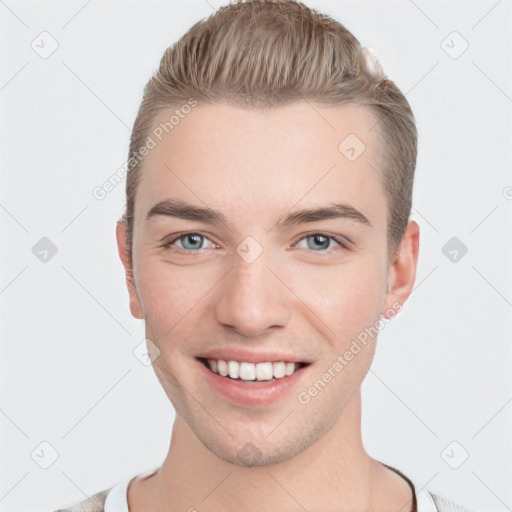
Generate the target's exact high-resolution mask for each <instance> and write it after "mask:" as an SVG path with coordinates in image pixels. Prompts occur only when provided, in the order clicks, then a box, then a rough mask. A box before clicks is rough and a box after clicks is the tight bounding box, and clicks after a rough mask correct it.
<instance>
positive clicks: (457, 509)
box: [429, 491, 476, 512]
mask: <svg viewBox="0 0 512 512" xmlns="http://www.w3.org/2000/svg"><path fill="white" fill-rule="evenodd" d="M429 494H430V496H431V497H432V500H433V501H434V504H435V506H436V509H437V511H438V512H476V511H475V510H474V509H473V508H468V507H467V506H466V505H461V504H459V503H455V502H454V501H452V500H450V499H448V498H446V497H445V496H441V495H440V494H437V493H434V492H432V491H429Z"/></svg>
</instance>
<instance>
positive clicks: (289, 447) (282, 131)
mask: <svg viewBox="0 0 512 512" xmlns="http://www.w3.org/2000/svg"><path fill="white" fill-rule="evenodd" d="M416 144H417V135H416V128H415V123H414V117H413V114H412V112H411V110H410V107H409V104H408V102H407V100H406V99H405V97H404V96H403V94H402V93H401V92H400V91H399V89H398V88H397V87H396V85H395V84H394V83H393V82H392V81H390V80H389V79H388V78H387V77H385V76H384V74H383V71H382V68H381V67H380V65H379V63H378V60H377V59H376V56H375V54H374V53H373V52H372V51H371V50H369V49H362V48H361V46H360V44H359V43H358V41H357V40H356V39H355V38H354V36H353V35H352V34H351V33H350V32H348V31H347V30H346V29H345V28H344V27H343V26H342V25H340V24H339V23H337V22H335V21H334V20H332V19H330V18H328V17H326V16H323V15H321V14H319V13H317V12H315V11H312V10H310V9H309V8H307V7H306V6H305V5H303V4H300V3H297V2H294V1H269V0H261V1H247V2H243V3H240V2H239V3H237V4H233V5H229V6H226V7H223V8H220V9H219V10H218V11H217V12H216V13H215V14H214V15H212V16H211V17H210V18H208V19H206V20H203V21H201V22H199V23H197V24H196V25H194V26H193V27H192V28H191V29H190V31H189V32H187V34H185V35H184V36H183V37H182V38H181V39H180V40H179V41H178V42H177V43H176V44H175V45H174V46H172V47H171V48H169V49H168V50H167V51H166V53H165V54H164V56H163V58H162V61H161V64H160V68H159V69H158V71H157V72H156V73H155V75H154V76H153V77H152V78H151V80H150V81H149V82H148V84H147V85H146V88H145V90H144V98H143V101H142V104H141V106H140V109H139V113H138V116H137V119H136V121H135V124H134V128H133V132H132V138H131V142H130V160H129V173H128V177H127V187H126V191H127V204H126V212H125V215H124V216H123V219H122V220H121V221H119V222H118V224H117V232H116V234H117V242H118V248H119V255H120V258H121V260H122V263H123V265H124V268H125V271H126V282H127V286H128V291H129V296H130V311H131V313H132V315H133V316H134V317H135V318H139V319H144V320H145V326H146V338H147V345H148V352H149V354H150V357H151V359H152V364H153V368H154V371H155V374H156V376H157V377H158V379H159V382H160V383H161V385H162V387H163V389H164V391H165V393H166V394H167V396H168V397H169V399H170V400H171V402H172V404H173V406H174V408H175V410H176V420H175V423H174V427H173V432H172V439H171V444H170V448H169V451H168V454H167V456H166V458H165V460H164V462H163V464H162V466H161V467H159V468H155V469H154V470H152V471H150V472H149V473H147V474H144V475H138V476H136V477H134V478H132V479H130V481H129V482H120V483H119V484H117V485H116V486H114V487H113V488H111V489H107V490H105V491H102V492H100V493H98V494H96V495H95V496H92V497H91V498H90V499H89V500H85V501H84V502H82V503H81V504H78V505H75V506H72V507H68V508H66V509H63V510H81V511H103V510H104V511H105V512H114V511H115V512H127V511H129V512H157V511H158V512H161V511H164V510H167V511H171V510H172V511H174V510H183V511H196V510H197V511H200V512H203V511H204V512H206V511H224V512H230V511H240V510H243V511H244V512H256V511H262V510H279V511H282V512H288V511H289V512H291V511H298V510H306V511H308V512H330V511H332V512H334V511H336V512H349V511H350V512H353V511H359V512H364V511H373V512H391V511H394V512H395V511H419V512H427V511H432V512H433V511H439V510H455V511H464V510H467V509H466V508H464V507H462V506H460V505H456V504H455V503H453V502H452V501H450V500H448V499H446V498H443V497H441V496H439V495H437V494H435V493H431V492H427V491H426V490H423V491H421V490H420V488H419V487H418V486H417V485H414V483H413V482H412V481H411V480H410V479H409V478H408V477H406V476H405V475H404V474H403V473H401V472H400V471H399V470H397V469H396V468H392V467H390V466H387V465H385V464H383V463H381V462H379V461H377V460H375V459H373V458H372V457H370V455H369V454H368V453H367V452H366V451H365V449H364V446H363V443H362V439H361V392H360V387H361V383H362V381H363V379H364V377H365V375H366V374H367V372H368V370H369V368H370V365H371V362H372V359H373V355H374V352H375V348H376V342H377V332H378V330H379V329H380V328H381V327H382V325H384V324H385V322H387V321H389V320H390V319H391V318H392V317H393V316H394V315H395V314H396V313H398V312H399V310H400V309H401V307H402V305H403V304H404V302H405V301H406V300H407V298H408V296H409V294H410V293H411V290H412V288H413V284H414V281H415V276H416V265H417V258H418V247H419V228H418V225H417V224H416V223H415V222H414V221H409V214H410V210H411V198H412V186H413V176H414V169H415V164H416Z"/></svg>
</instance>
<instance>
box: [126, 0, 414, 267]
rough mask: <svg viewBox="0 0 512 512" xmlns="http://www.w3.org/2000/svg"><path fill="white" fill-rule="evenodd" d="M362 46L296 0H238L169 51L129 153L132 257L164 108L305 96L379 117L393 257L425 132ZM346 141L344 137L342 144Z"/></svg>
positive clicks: (262, 104)
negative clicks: (364, 62)
mask: <svg viewBox="0 0 512 512" xmlns="http://www.w3.org/2000/svg"><path fill="white" fill-rule="evenodd" d="M361 49H362V48H361V45H360V43H359V41H358V40H357V39H356V38H355V37H354V36H353V35H352V33H351V32H349V31H348V30H347V29H346V28H345V27H344V26H343V25H342V24H341V23H339V22H337V21H335V20H334V19H332V18H330V17H329V16H327V15H324V14H322V13H319V12H317V11H315V10H314V9H311V8H309V7H307V6H306V5H304V4H303V3H301V2H298V1H294V0H245V1H243V0H238V1H236V2H234V3H231V4H229V5H226V6H223V7H220V8H219V9H218V10H217V11H216V12H215V13H214V14H212V15H211V16H209V17H208V18H205V19H203V20H201V21H199V22H197V23H196V24H195V25H193V26H192V27H191V28H190V30H189V31H188V32H187V33H186V34H184V35H183V36H182V37H181V38H180V39H179V40H178V41H177V42H176V43H175V44H173V45H172V46H170V47H169V48H167V50H166V51H165V53H164V55H163V57H162V59H161V61H160V66H159V68H158V70H157V71H156V72H155V73H154V75H153V76H152V77H151V79H150V80H149V81H148V83H147V84H146V86H145V88H144V95H143V99H142V102H141V105H140V107H139V111H138V114H137V117H136V120H135V123H134V126H133V130H132V135H131V139H130V148H129V155H128V174H127V181H126V209H125V213H124V215H123V218H122V219H121V220H124V221H125V222H126V225H127V230H126V232H127V237H126V238H127V240H126V243H127V250H128V254H129V257H130V261H132V238H133V220H134V208H135V205H134V202H135V194H136V191H137V186H138V183H139V180H140V176H141V169H142V164H143V161H144V160H143V158H141V157H140V156H139V150H140V148H142V147H143V146H144V144H145V141H146V140H147V138H148V134H149V132H150V130H151V128H152V123H153V122H154V119H155V117H156V115H157V113H158V112H159V111H160V110H162V109H167V108H171V107H179V106H180V105H184V104H187V103H189V102H190V98H191V97H192V98H195V100H196V101H199V103H201V102H206V103H210V104H215V103H220V102H224V103H226V102H227V103H230V104H233V105H235V106H240V107H243V108H252V109H265V108H274V107H279V106H282V105H286V104H289V103H292V102H295V101H299V100H301V99H303V100H306V101H310V102H317V103H319V104H323V105H331V106H335V105H340V104H344V103H353V104H359V105H365V106H366V108H367V109H369V110H370V111H371V112H372V113H373V114H374V115H375V118H376V119H377V123H376V125H377V130H376V134H377V137H378V138H379V140H380V149H381V151H382V152H383V155H384V162H383V165H382V169H378V172H379V174H380V176H381V179H382V183H383V186H384V190H385V193H386V198H387V204H388V228H387V240H388V254H391V253H392V252H394V251H395V250H396V249H397V248H398V247H399V245H400V242H401V240H402V237H403V234H404V233H405V230H406V228H407V224H408V220H409V215H410V212H411V205H412V188H413V181H414V170H415V167H416V156H417V131H416V126H415V121H414V116H413V113H412V111H411V108H410V105H409V103H408V101H407V99H406V98H405V96H404V95H403V94H402V93H401V91H400V90H399V89H398V87H397V86H396V85H395V84H394V82H392V81H391V80H389V79H388V78H387V77H383V79H382V80H380V81H372V80H369V79H368V78H367V75H366V74H365V73H364V72H363V70H362V69H361V64H360V52H361ZM340 142H341V141H340Z"/></svg>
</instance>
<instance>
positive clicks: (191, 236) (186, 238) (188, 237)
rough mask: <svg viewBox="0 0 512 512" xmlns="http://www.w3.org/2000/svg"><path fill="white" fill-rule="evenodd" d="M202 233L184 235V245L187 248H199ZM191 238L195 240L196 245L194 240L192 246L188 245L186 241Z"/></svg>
mask: <svg viewBox="0 0 512 512" xmlns="http://www.w3.org/2000/svg"><path fill="white" fill-rule="evenodd" d="M202 238H203V237H202V235H186V236H184V237H182V239H181V240H182V241H183V247H184V248H185V249H197V248H198V245H201V241H202ZM190 240H195V242H196V243H195V245H194V242H192V247H187V246H186V245H187V244H186V241H190Z"/></svg>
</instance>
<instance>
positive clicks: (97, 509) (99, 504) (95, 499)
mask: <svg viewBox="0 0 512 512" xmlns="http://www.w3.org/2000/svg"><path fill="white" fill-rule="evenodd" d="M111 489H112V487H110V488H108V489H105V490H104V491H100V492H98V493H96V494H94V495H93V496H91V497H90V498H87V499H86V500H83V501H80V502H79V503H75V504H73V505H67V506H65V507H64V508H59V509H58V510H55V511H54V512H104V511H105V501H106V499H107V496H108V493H109V492H110V490H111Z"/></svg>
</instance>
